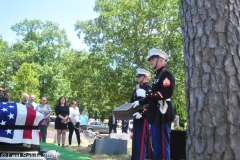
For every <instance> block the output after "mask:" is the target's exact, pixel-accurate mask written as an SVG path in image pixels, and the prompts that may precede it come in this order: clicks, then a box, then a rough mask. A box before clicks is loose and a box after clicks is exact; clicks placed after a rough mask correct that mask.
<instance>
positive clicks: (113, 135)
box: [110, 133, 130, 141]
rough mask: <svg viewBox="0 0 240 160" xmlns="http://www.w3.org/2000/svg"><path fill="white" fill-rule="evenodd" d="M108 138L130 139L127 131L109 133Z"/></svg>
mask: <svg viewBox="0 0 240 160" xmlns="http://www.w3.org/2000/svg"><path fill="white" fill-rule="evenodd" d="M110 138H114V139H124V140H127V141H129V140H130V134H127V133H111V134H110Z"/></svg>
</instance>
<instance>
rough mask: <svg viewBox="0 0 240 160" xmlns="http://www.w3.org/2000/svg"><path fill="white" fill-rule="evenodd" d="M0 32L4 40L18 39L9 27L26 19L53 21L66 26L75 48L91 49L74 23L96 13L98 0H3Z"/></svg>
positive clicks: (63, 27) (87, 18)
mask: <svg viewBox="0 0 240 160" xmlns="http://www.w3.org/2000/svg"><path fill="white" fill-rule="evenodd" d="M0 2H1V3H0V35H1V36H2V39H3V40H4V41H7V42H9V43H10V44H11V43H14V42H16V39H19V38H20V37H17V35H16V34H15V32H14V31H12V30H11V29H10V28H11V26H13V25H14V24H16V23H19V22H22V21H23V20H25V19H28V20H33V19H39V20H41V21H43V22H45V21H47V20H48V21H52V22H55V23H57V24H58V25H59V28H60V29H65V30H66V32H67V35H68V39H69V41H70V42H71V43H72V48H74V49H76V50H80V49H88V47H87V46H86V45H85V44H84V43H83V41H82V40H80V39H79V38H78V37H77V31H75V30H74V24H75V23H76V22H77V21H85V20H90V19H94V18H96V17H97V13H96V12H94V11H93V7H94V5H95V0H0Z"/></svg>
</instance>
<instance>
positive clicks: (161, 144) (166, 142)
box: [132, 48, 175, 160]
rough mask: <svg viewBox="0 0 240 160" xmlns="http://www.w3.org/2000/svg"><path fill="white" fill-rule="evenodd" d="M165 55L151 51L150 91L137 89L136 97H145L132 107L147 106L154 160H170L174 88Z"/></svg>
mask: <svg viewBox="0 0 240 160" xmlns="http://www.w3.org/2000/svg"><path fill="white" fill-rule="evenodd" d="M167 57H168V56H167V54H166V53H165V52H163V51H160V50H158V49H155V48H153V49H151V50H150V51H149V53H148V60H149V61H150V64H151V66H152V68H153V69H154V70H155V77H154V80H153V83H152V90H150V91H147V92H145V91H144V90H141V89H138V90H137V91H136V92H137V96H142V97H145V98H143V99H140V100H138V101H135V102H134V103H133V104H132V106H133V107H136V106H138V105H142V104H146V103H148V104H149V107H148V123H149V124H151V135H152V147H153V156H154V159H155V160H170V132H171V123H172V121H173V120H174V118H175V114H174V110H173V107H172V104H171V100H170V98H171V96H172V95H173V90H174V86H175V78H174V76H173V74H172V73H171V72H170V71H169V70H168V69H166V68H165V65H164V63H165V60H166V59H167Z"/></svg>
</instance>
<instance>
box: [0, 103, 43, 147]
mask: <svg viewBox="0 0 240 160" xmlns="http://www.w3.org/2000/svg"><path fill="white" fill-rule="evenodd" d="M42 120H43V115H42V114H41V113H39V112H37V111H35V110H33V109H32V108H29V107H26V106H25V105H23V104H20V103H15V102H3V103H0V142H5V143H10V144H14V143H27V144H35V145H39V133H38V130H36V129H34V130H32V129H11V128H10V129H8V128H6V126H15V125H16V126H39V124H40V123H41V121H42Z"/></svg>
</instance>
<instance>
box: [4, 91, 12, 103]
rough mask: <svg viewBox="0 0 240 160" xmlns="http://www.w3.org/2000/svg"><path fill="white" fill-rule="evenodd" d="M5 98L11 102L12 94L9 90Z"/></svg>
mask: <svg viewBox="0 0 240 160" xmlns="http://www.w3.org/2000/svg"><path fill="white" fill-rule="evenodd" d="M4 98H6V99H7V101H8V102H10V99H11V94H10V93H9V92H6V93H5V94H4Z"/></svg>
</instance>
